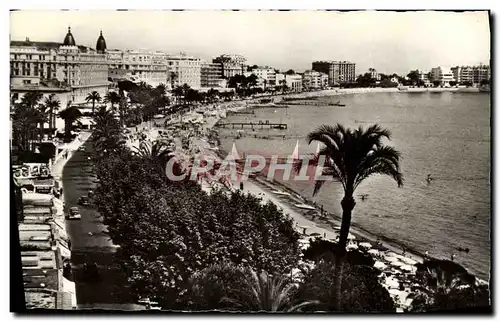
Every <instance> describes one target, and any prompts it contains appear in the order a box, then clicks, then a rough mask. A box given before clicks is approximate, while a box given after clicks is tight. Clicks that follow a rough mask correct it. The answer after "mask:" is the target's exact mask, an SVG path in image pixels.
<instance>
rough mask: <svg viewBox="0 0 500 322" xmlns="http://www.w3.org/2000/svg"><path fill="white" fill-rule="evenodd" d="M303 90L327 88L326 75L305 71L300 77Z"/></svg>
mask: <svg viewBox="0 0 500 322" xmlns="http://www.w3.org/2000/svg"><path fill="white" fill-rule="evenodd" d="M302 86H303V88H304V89H322V88H326V87H328V75H327V74H325V73H320V72H317V71H314V70H306V71H305V72H304V74H303V75H302Z"/></svg>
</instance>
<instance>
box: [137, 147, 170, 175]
mask: <svg viewBox="0 0 500 322" xmlns="http://www.w3.org/2000/svg"><path fill="white" fill-rule="evenodd" d="M135 152H136V154H137V155H138V156H140V157H141V158H143V159H145V160H147V161H148V162H150V163H151V164H152V165H153V166H155V167H157V168H158V169H165V166H166V164H167V162H168V160H170V158H172V156H173V151H172V149H170V148H169V147H168V146H167V144H166V143H165V142H161V141H155V142H154V143H151V142H146V141H142V142H141V143H139V147H138V148H137V147H136V148H135Z"/></svg>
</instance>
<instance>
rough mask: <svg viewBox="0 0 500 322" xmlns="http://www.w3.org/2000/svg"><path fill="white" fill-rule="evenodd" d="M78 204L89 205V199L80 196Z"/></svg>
mask: <svg viewBox="0 0 500 322" xmlns="http://www.w3.org/2000/svg"><path fill="white" fill-rule="evenodd" d="M78 204H79V205H80V206H90V200H89V198H88V197H86V196H81V197H80V199H78Z"/></svg>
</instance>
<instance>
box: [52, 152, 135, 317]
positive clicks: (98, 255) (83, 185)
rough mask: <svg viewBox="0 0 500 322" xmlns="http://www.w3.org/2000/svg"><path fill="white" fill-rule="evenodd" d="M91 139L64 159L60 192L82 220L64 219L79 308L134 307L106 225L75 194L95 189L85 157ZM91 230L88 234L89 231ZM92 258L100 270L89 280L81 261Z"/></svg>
mask: <svg viewBox="0 0 500 322" xmlns="http://www.w3.org/2000/svg"><path fill="white" fill-rule="evenodd" d="M90 145H91V144H90V142H88V143H85V145H84V147H85V149H86V151H76V152H75V153H74V154H73V156H72V157H71V159H70V160H69V161H68V162H67V163H66V166H65V167H64V170H63V173H62V182H63V193H64V200H65V203H66V211H67V209H69V207H73V206H78V207H79V209H80V213H81V215H82V218H81V220H67V221H66V229H67V232H68V235H69V237H70V239H71V262H72V267H73V276H74V280H75V284H76V297H77V304H78V308H80V309H84V308H85V309H88V308H108V309H113V308H114V309H121V310H134V309H135V310H137V309H138V308H140V307H138V306H137V305H135V304H132V302H133V299H132V297H131V295H130V292H129V291H128V289H127V287H126V285H127V281H126V277H125V276H124V274H123V272H122V270H121V269H120V268H119V267H118V265H117V264H116V262H115V258H114V254H115V252H116V247H114V246H113V243H112V242H111V241H110V240H109V236H108V235H107V234H106V227H105V225H104V224H103V223H102V220H101V219H100V218H99V217H98V216H97V211H96V210H95V209H94V208H93V207H92V206H86V207H84V206H79V205H78V204H77V203H78V198H80V196H82V195H87V193H88V190H89V189H93V190H94V189H95V187H96V183H95V182H94V180H95V177H94V175H93V174H92V166H91V163H90V161H89V160H88V159H87V157H88V155H89V153H90V152H91V151H90V149H91V147H90ZM89 233H90V234H89ZM85 262H95V263H96V264H97V266H98V270H99V276H100V278H99V281H88V280H87V279H86V278H85V277H84V274H83V264H84V263H85Z"/></svg>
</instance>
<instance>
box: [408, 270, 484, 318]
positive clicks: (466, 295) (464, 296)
mask: <svg viewBox="0 0 500 322" xmlns="http://www.w3.org/2000/svg"><path fill="white" fill-rule="evenodd" d="M416 282H417V283H414V285H413V286H412V290H413V293H412V294H410V296H409V298H411V299H413V301H412V303H411V308H410V310H411V311H413V312H425V311H432V310H447V309H448V310H449V309H457V308H464V307H466V306H474V305H475V304H476V305H477V304H478V303H474V302H475V300H476V299H479V298H480V297H481V296H480V293H481V292H482V291H483V288H481V287H480V286H479V285H477V284H476V279H475V277H474V276H473V275H471V274H469V273H468V272H467V270H466V269H465V268H463V267H462V266H460V265H459V264H457V263H454V262H451V261H447V260H430V261H424V263H422V264H419V265H418V267H417V272H416ZM486 305H487V303H486Z"/></svg>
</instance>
